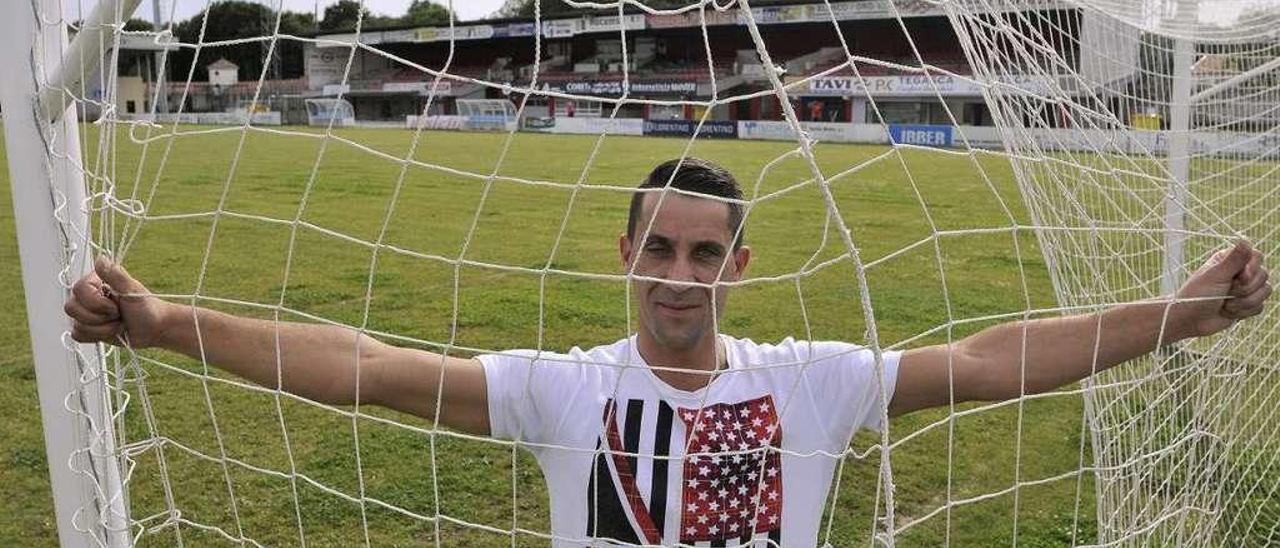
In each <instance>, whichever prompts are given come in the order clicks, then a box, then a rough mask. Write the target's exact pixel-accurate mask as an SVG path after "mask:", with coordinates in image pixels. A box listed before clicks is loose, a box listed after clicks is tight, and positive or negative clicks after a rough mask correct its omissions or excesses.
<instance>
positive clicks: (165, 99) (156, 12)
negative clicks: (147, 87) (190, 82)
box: [151, 0, 169, 114]
mask: <svg viewBox="0 0 1280 548" xmlns="http://www.w3.org/2000/svg"><path fill="white" fill-rule="evenodd" d="M151 19H152V21H153V23H152V24H153V25H155V28H156V32H160V31H161V30H162V29H164V23H163V19H162V18H161V16H160V0H151ZM167 55H169V51H168V50H160V51H157V52H156V53H155V55H154V56H153V58H152V61H153V62H154V63H155V64H154V65H153V68H155V73H156V74H155V78H154V79H153V80H152V81H153V82H155V86H156V104H155V111H156V112H158V113H160V114H167V113H168V112H169V90H168V89H166V87H165V86H166V84H165V77H164V71H165V69H167V68H168V67H167V66H165V62H164V61H165V56H167Z"/></svg>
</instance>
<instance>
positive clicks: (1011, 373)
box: [958, 302, 1191, 400]
mask: <svg viewBox="0 0 1280 548" xmlns="http://www.w3.org/2000/svg"><path fill="white" fill-rule="evenodd" d="M1166 310H1167V311H1168V313H1167V314H1166ZM1176 310H1177V309H1176V308H1172V309H1171V308H1169V307H1168V306H1167V305H1166V303H1160V302H1149V303H1148V302H1143V303H1132V304H1125V305H1120V306H1116V307H1112V308H1109V309H1107V310H1105V311H1103V312H1101V313H1096V314H1080V315H1075V316H1067V317H1063V318H1050V319H1040V320H1028V321H1023V322H1013V323H1008V324H1003V325H998V326H995V327H992V328H989V329H986V330H984V331H982V332H980V333H978V334H976V335H973V336H972V337H969V338H967V339H965V340H963V341H961V342H960V343H958V344H959V345H960V346H961V356H963V358H962V360H961V361H962V366H963V367H967V368H980V369H981V371H974V372H973V374H974V375H975V376H977V377H980V378H984V379H985V382H979V383H971V384H970V385H969V386H970V388H971V389H972V391H973V393H971V394H965V395H963V396H964V397H963V399H975V400H1003V399H1008V398H1013V397H1018V396H1020V395H1022V394H1034V393H1039V392H1045V391H1048V390H1052V389H1054V388H1057V387H1059V386H1062V385H1064V384H1067V383H1071V382H1075V381H1078V380H1080V379H1083V378H1085V377H1087V376H1089V375H1090V374H1092V373H1096V372H1100V371H1104V370H1106V369H1109V368H1111V367H1115V366H1116V365H1119V364H1121V363H1124V362H1126V361H1129V360H1131V359H1134V358H1137V357H1139V356H1142V355H1144V354H1147V353H1149V352H1151V351H1153V350H1155V349H1156V347H1157V346H1159V345H1164V344H1169V343H1172V342H1176V341H1178V340H1181V339H1185V338H1187V337H1189V336H1191V333H1190V332H1189V330H1188V328H1187V327H1186V326H1184V325H1183V322H1182V321H1181V320H1180V319H1179V318H1178V317H1177V314H1176V313H1175V312H1176ZM1024 374H1025V378H1024ZM1024 382H1025V385H1024Z"/></svg>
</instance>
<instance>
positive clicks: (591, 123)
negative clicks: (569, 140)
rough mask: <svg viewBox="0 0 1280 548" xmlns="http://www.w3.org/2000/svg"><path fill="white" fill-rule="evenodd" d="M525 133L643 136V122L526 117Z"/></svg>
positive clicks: (623, 119) (635, 119)
mask: <svg viewBox="0 0 1280 548" xmlns="http://www.w3.org/2000/svg"><path fill="white" fill-rule="evenodd" d="M524 129H525V130H526V131H537V132H541V133H571V134H578V135H600V134H601V133H603V134H606V135H643V134H644V120H641V119H639V118H567V117H563V116H561V117H557V118H549V117H528V118H525V120H524Z"/></svg>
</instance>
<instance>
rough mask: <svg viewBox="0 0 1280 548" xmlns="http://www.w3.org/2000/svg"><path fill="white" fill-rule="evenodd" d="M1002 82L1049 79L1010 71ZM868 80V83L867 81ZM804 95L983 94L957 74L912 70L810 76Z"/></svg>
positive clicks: (1040, 86) (1041, 86)
mask: <svg viewBox="0 0 1280 548" xmlns="http://www.w3.org/2000/svg"><path fill="white" fill-rule="evenodd" d="M999 81H1002V82H1003V83H1005V84H1007V85H1010V86H1013V87H1016V88H1019V89H1023V90H1026V91H1030V92H1033V93H1035V92H1042V91H1044V90H1047V89H1049V82H1048V81H1047V80H1046V79H1045V78H1043V77H1040V76H1029V75H1011V76H1008V77H1004V78H1001V79H1000V80H999ZM864 82H865V85H864ZM808 88H809V89H808V90H807V92H802V94H803V95H835V96H848V95H871V96H882V97H932V96H934V95H935V94H936V95H940V96H944V97H946V96H967V97H976V96H980V95H982V86H980V85H978V83H976V82H973V81H970V80H966V79H962V78H956V77H954V76H951V75H949V74H934V75H925V74H909V75H900V76H864V77H863V78H862V80H861V81H860V80H858V78H856V77H854V76H824V77H820V78H814V79H812V80H809V86H808Z"/></svg>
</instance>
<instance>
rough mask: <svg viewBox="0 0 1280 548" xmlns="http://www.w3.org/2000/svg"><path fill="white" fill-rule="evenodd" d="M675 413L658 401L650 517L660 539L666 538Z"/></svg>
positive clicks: (650, 493)
mask: <svg viewBox="0 0 1280 548" xmlns="http://www.w3.org/2000/svg"><path fill="white" fill-rule="evenodd" d="M674 421H675V412H674V411H673V410H672V409H671V406H670V405H667V402H665V401H661V400H659V401H658V424H657V431H656V432H655V433H654V436H653V480H652V482H650V483H651V485H650V489H649V515H650V516H652V517H653V524H654V526H655V527H657V528H658V535H659V538H664V537H665V533H666V531H665V529H666V524H667V468H668V467H669V466H670V465H671V460H670V459H668V458H666V457H667V456H668V455H669V454H670V453H671V425H672V423H673V422H674Z"/></svg>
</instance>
